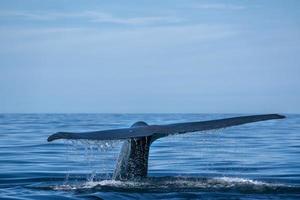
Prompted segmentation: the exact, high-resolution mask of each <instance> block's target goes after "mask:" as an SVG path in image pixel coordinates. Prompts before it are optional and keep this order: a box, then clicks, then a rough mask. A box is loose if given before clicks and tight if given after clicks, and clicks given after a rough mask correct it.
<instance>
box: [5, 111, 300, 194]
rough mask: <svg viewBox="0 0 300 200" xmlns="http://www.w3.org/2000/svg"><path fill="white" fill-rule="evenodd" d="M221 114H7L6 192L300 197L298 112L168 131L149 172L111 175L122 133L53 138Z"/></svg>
mask: <svg viewBox="0 0 300 200" xmlns="http://www.w3.org/2000/svg"><path fill="white" fill-rule="evenodd" d="M231 116H237V115H234V114H232V115H220V114H1V115H0V198H1V199H139V198H144V199H172V198H173V199H300V115H287V118H286V119H283V120H271V121H264V122H258V123H253V124H247V125H242V126H236V127H231V128H227V129H222V130H217V131H208V132H197V133H192V134H185V135H180V136H170V137H167V138H163V139H160V140H158V141H156V142H154V143H153V144H152V146H151V150H150V159H149V178H147V179H145V180H142V181H136V182H134V181H127V182H121V181H113V180H111V176H112V172H113V169H114V166H115V162H116V159H117V156H118V153H119V150H120V146H121V144H122V141H116V142H110V141H104V142H90V141H82V142H78V141H54V142H52V143H48V142H47V141H46V139H47V137H48V136H49V135H50V134H52V133H55V132H57V131H76V132H79V131H91V130H102V129H112V128H123V127H128V126H130V125H131V124H133V123H134V122H136V121H140V120H144V121H146V122H147V123H149V124H168V123H173V122H185V121H199V120H209V119H216V118H224V117H231Z"/></svg>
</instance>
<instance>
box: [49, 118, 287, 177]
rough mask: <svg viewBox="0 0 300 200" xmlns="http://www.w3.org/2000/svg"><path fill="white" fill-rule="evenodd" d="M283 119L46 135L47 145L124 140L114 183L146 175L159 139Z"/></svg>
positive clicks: (139, 124)
mask: <svg viewBox="0 0 300 200" xmlns="http://www.w3.org/2000/svg"><path fill="white" fill-rule="evenodd" d="M282 118H285V116H283V115H278V114H268V115H251V116H241V117H232V118H225V119H217V120H210V121H200V122H186V123H175V124H167V125H148V124H147V123H145V122H136V123H134V124H133V125H132V126H131V127H130V128H123V129H112V130H103V131H93V132H85V133H70V132H58V133H55V134H53V135H51V136H49V137H48V142H51V141H53V140H58V139H72V140H77V139H86V140H125V142H124V144H123V146H122V149H121V152H120V155H119V159H118V162H117V165H116V168H115V171H114V175H113V178H114V179H116V180H128V179H138V178H143V177H146V176H147V171H148V157H149V150H150V145H151V143H152V142H154V141H155V140H157V139H159V138H162V137H166V136H168V135H173V134H183V133H188V132H196V131H206V130H213V129H221V128H226V127H231V126H237V125H242V124H247V123H253V122H258V121H265V120H272V119H282Z"/></svg>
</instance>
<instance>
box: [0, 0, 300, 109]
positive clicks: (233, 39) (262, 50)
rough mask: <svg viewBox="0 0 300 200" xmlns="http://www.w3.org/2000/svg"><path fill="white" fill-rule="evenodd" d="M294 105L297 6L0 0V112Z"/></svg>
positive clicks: (254, 0)
mask: <svg viewBox="0 0 300 200" xmlns="http://www.w3.org/2000/svg"><path fill="white" fill-rule="evenodd" d="M299 102H300V1H297V0H294V1H292V0H281V1H277V0H272V1H267V0H236V1H233V0H232V1H230V0H228V1H221V0H216V1H212V0H207V1H194V0H169V1H167V0H163V1H162V0H149V1H142V0H136V1H132V0H131V1H123V0H119V1H113V0H110V1H100V0H99V1H98V0H89V1H86V0H43V1H41V0H26V1H25V0H1V1H0V112H30V113H34V112H106V113H107V112H114V113H116V112H117V113H118V112H127V113H137V112H138V113H140V112H159V113H164V112H193V113H210V112H214V113H224V112H226V113H271V112H272V113H273V112H276V113H300V105H299Z"/></svg>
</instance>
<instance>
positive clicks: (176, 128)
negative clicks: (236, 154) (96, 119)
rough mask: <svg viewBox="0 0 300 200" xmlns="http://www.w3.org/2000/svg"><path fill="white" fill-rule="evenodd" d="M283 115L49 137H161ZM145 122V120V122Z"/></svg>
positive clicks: (136, 127)
mask: <svg viewBox="0 0 300 200" xmlns="http://www.w3.org/2000/svg"><path fill="white" fill-rule="evenodd" d="M282 118H285V116H283V115H278V114H268V115H251V116H242V117H232V118H226V119H217V120H209V121H200V122H184V123H176V124H167V125H147V126H132V127H130V128H121V129H111V130H103V131H91V132H82V133H71V132H58V133H55V134H53V135H51V136H49V137H48V142H51V141H53V140H58V139H72V140H77V139H86V140H122V139H131V138H140V137H147V136H154V137H155V138H160V137H164V136H168V135H172V134H181V133H187V132H195V131H207V130H213V129H220V128H226V127H230V126H237V125H242V124H247V123H253V122H258V121H265V120H271V119H282ZM143 123H144V122H143Z"/></svg>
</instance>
